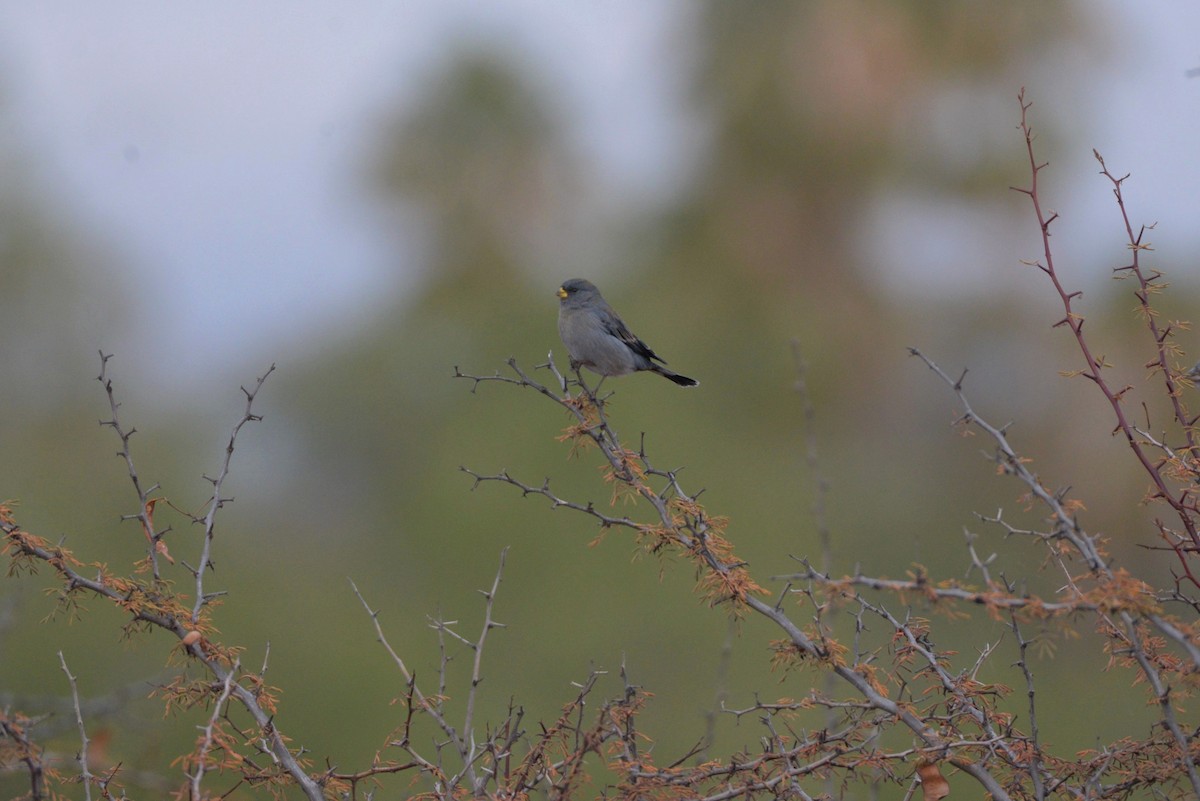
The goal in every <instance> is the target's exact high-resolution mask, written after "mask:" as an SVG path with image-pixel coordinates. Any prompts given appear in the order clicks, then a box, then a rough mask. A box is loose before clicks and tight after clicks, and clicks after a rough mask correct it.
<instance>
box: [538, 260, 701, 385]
mask: <svg viewBox="0 0 1200 801" xmlns="http://www.w3.org/2000/svg"><path fill="white" fill-rule="evenodd" d="M558 297H559V304H558V335H559V336H560V337H562V341H563V344H564V345H566V346H567V353H568V354H569V355H570V357H571V367H572V369H575V370H578V369H579V368H580V367H581V366H582V367H586V368H588V369H589V370H591V371H592V372H594V373H599V374H600V375H602V376H606V377H607V376H610V375H628V374H629V373H636V372H639V371H641V370H649V371H650V372H652V373H658V374H659V375H661V376H662V377H663V378H669V379H671V380H672V381H674V382H675V383H676V384H678V385H679V386H681V387H694V386H696V385H697V384H699V383H700V382H698V381H696V379H694V378H688V377H687V376H685V375H680V374H679V373H675V372H672V371H670V370H668V369H667V368H666V367H663V366H662V365H663V364H666V361H664V360H663V359H662V358H661V357H660V356H659V355H658V354H657V353H655V352H654V351H652V350H650V346H648V345H647V344H646V343H645V342H643V341H642V340H640V339H638V338H637V337H635V336H634V335H633V334H632V333H630V331H629V329H628V328H626V327H625V322H624V321H623V320H622V319H621V318H620V317H619V316H618V315H617V313H616V312H615V311H613V310H612V306H609V305H608V303H607V302H606V301H605V300H604V298H603V297H601V296H600V290H599V289H596V287H595V285H593V284H592V282H591V281H585V280H583V279H582V278H572V279H571V280H570V281H567V282H566V283H564V284H563V285H562V286H560V287H559V288H558ZM655 362H661V364H655Z"/></svg>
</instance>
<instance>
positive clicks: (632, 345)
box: [598, 308, 667, 364]
mask: <svg viewBox="0 0 1200 801" xmlns="http://www.w3.org/2000/svg"><path fill="white" fill-rule="evenodd" d="M598 312H599V315H600V323H601V325H603V326H604V330H605V331H607V332H608V333H609V334H612V335H613V336H614V337H616V338H617V339H619V340H621V342H623V343H625V344H626V345H627V346H628V347H629V349H630V350H632V351H633V352H634V353H636V354H638V355H639V356H644V357H645V358H647V359H654V360H655V361H659V362H662V363H663V364H666V363H667V362H666V359H664V358H662V357H661V356H659V355H658V354H657V353H655V352H654V351H652V350H650V346H649V345H647V344H646V343H645V342H643V341H642V340H640V339H638V338H637V337H635V336H634V335H633V332H631V331H630V330H629V329H628V328H627V327H626V326H625V321H624V320H622V319H621V318H620V317H618V316H617V313H616V312H615V311H613V310H612V309H611V308H602V309H599V310H598Z"/></svg>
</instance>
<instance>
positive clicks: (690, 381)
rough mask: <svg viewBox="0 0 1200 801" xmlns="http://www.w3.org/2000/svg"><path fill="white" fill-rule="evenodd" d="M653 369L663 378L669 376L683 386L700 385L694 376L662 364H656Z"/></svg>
mask: <svg viewBox="0 0 1200 801" xmlns="http://www.w3.org/2000/svg"><path fill="white" fill-rule="evenodd" d="M651 369H652V370H653V371H654V372H656V373H658V374H659V375H661V376H662V377H663V378H669V379H671V380H672V381H674V382H675V383H676V384H678V385H679V386H681V387H698V386H700V382H699V381H697V380H696V379H694V378H688V377H687V376H686V375H680V374H679V373H675V372H672V371H670V370H668V369H667V368H665V367H663V366H662V365H659V364H656V365H654V366H653V367H651Z"/></svg>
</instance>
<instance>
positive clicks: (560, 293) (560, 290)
mask: <svg viewBox="0 0 1200 801" xmlns="http://www.w3.org/2000/svg"><path fill="white" fill-rule="evenodd" d="M554 294H555V295H558V296H559V297H560V298H563V299H564V300H565V299H566V297H567V290H565V289H563V288H562V287H561V286H560V287H559V288H558V291H557V292H555V293H554Z"/></svg>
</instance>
